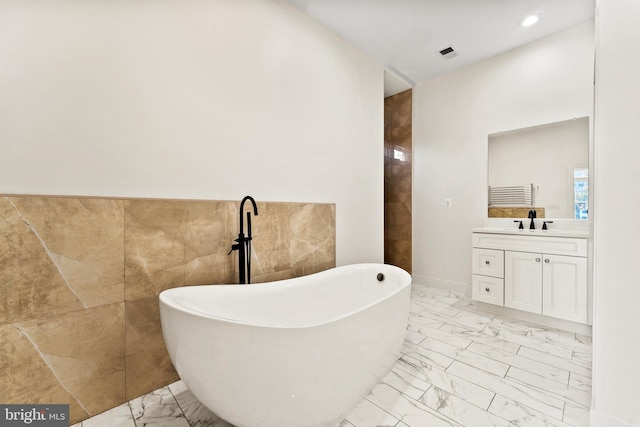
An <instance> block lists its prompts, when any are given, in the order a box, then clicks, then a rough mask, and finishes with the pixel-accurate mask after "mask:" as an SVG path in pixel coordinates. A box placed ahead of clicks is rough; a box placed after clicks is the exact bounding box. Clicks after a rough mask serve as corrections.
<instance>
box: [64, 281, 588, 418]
mask: <svg viewBox="0 0 640 427" xmlns="http://www.w3.org/2000/svg"><path fill="white" fill-rule="evenodd" d="M412 286H413V289H412V301H413V303H412V309H413V310H415V312H414V313H413V314H412V315H411V316H410V319H409V326H408V328H407V332H406V336H405V342H404V345H403V348H402V353H403V354H402V356H401V357H400V359H398V361H397V362H396V365H395V366H394V367H393V369H392V370H391V371H390V372H389V373H388V374H387V375H386V376H385V377H384V378H382V380H381V381H380V382H379V383H378V384H377V385H376V386H375V387H374V388H373V390H372V391H371V393H370V394H369V395H368V396H367V397H366V398H365V399H364V400H362V401H361V402H360V403H359V404H358V405H357V406H356V407H355V408H354V409H353V410H352V411H351V412H350V413H349V414H347V416H346V418H345V419H344V420H343V421H342V422H341V423H340V424H339V427H426V426H428V427H440V426H442V427H485V426H510V425H513V426H521V427H538V426H540V427H543V426H544V427H588V426H589V406H590V400H591V338H590V337H588V336H583V335H576V334H573V333H570V332H565V331H559V330H554V329H550V328H547V327H544V326H540V325H536V324H532V323H528V322H522V321H518V320H511V319H509V318H506V317H503V316H497V315H495V314H492V313H488V312H485V311H482V310H478V309H476V308H475V307H474V305H473V302H472V301H469V300H468V299H467V298H465V297H463V296H462V295H460V294H457V293H455V292H450V291H447V290H442V289H435V288H428V287H425V286H422V285H412ZM97 426H100V427H102V426H106V427H142V426H149V427H234V426H233V425H231V424H229V423H228V422H226V421H224V420H222V419H221V418H219V417H218V416H217V415H216V414H214V413H213V412H211V411H210V410H209V409H207V408H206V407H205V406H204V405H202V404H201V403H200V402H199V401H198V399H197V398H196V397H195V396H194V395H193V394H192V393H191V392H190V391H189V389H188V388H187V386H186V385H185V384H184V383H183V382H182V381H177V382H174V383H172V384H169V385H168V386H166V387H162V388H160V389H158V390H156V391H154V392H152V393H149V394H147V395H144V396H141V397H139V398H137V399H133V400H131V401H129V402H128V403H126V404H124V405H121V406H119V407H117V408H114V409H112V410H110V411H107V412H105V413H102V414H100V415H97V416H95V417H93V418H90V419H88V420H85V421H83V422H82V423H79V424H76V425H75V426H74V427H97Z"/></svg>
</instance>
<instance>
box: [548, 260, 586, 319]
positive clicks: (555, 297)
mask: <svg viewBox="0 0 640 427" xmlns="http://www.w3.org/2000/svg"><path fill="white" fill-rule="evenodd" d="M543 265H544V268H543V280H542V283H543V286H542V294H543V313H544V314H545V315H547V316H553V317H558V318H560V319H566V320H572V321H574V322H582V323H587V259H586V258H579V257H571V256H562V255H544V258H543Z"/></svg>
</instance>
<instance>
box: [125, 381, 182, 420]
mask: <svg viewBox="0 0 640 427" xmlns="http://www.w3.org/2000/svg"><path fill="white" fill-rule="evenodd" d="M129 404H130V406H131V412H132V414H133V418H134V420H135V423H136V426H137V427H140V426H145V427H147V426H150V427H151V426H153V427H189V423H188V422H187V419H186V418H185V416H184V414H183V413H182V410H181V409H180V406H178V402H177V401H176V399H175V397H173V394H171V391H169V388H168V387H163V388H161V389H158V390H156V391H153V392H151V393H149V394H145V395H144V396H141V397H138V398H137V399H133V400H132V401H130V403H129Z"/></svg>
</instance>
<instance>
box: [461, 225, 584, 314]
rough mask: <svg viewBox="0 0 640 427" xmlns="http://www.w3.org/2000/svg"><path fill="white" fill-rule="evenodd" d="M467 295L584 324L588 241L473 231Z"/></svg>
mask: <svg viewBox="0 0 640 427" xmlns="http://www.w3.org/2000/svg"><path fill="white" fill-rule="evenodd" d="M472 267H473V268H472V270H473V278H472V298H473V299H475V300H478V301H481V302H485V303H490V304H496V305H502V306H505V307H510V308H514V309H518V310H523V311H528V312H531V313H538V314H543V315H546V316H552V317H556V318H560V319H565V320H571V321H574V322H579V323H587V320H588V319H587V316H588V280H587V239H586V238H575V237H555V236H553V235H551V236H548V235H543V234H537V235H532V234H525V233H522V234H498V233H496V234H492V233H486V232H482V233H481V232H474V233H473V266H472Z"/></svg>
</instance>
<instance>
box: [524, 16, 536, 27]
mask: <svg viewBox="0 0 640 427" xmlns="http://www.w3.org/2000/svg"><path fill="white" fill-rule="evenodd" d="M538 19H540V18H539V17H538V15H531V16H527V17H526V18H524V21H522V24H520V25H522V26H523V27H530V26H532V25H533V24H535V23H536V22H538Z"/></svg>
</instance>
